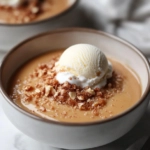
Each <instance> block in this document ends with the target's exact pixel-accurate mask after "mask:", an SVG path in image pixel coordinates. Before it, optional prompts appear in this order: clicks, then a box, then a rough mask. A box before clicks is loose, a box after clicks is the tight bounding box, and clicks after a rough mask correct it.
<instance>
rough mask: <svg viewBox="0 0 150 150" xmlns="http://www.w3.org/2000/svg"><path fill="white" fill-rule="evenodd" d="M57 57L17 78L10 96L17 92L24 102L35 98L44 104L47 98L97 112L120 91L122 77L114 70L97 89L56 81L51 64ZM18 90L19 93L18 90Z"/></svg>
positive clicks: (95, 114) (14, 95) (96, 114)
mask: <svg viewBox="0 0 150 150" xmlns="http://www.w3.org/2000/svg"><path fill="white" fill-rule="evenodd" d="M58 58H59V57H56V58H53V59H52V60H50V61H49V62H48V63H44V64H40V65H38V66H37V68H36V69H35V70H34V71H33V72H32V73H31V74H30V75H29V77H27V80H26V82H24V83H23V85H21V82H20V81H19V80H18V85H21V88H20V86H15V90H14V93H13V95H12V97H13V98H14V99H16V97H17V95H19V96H20V99H22V100H24V101H25V102H30V101H33V102H36V103H35V104H36V105H38V104H39V103H38V101H40V102H42V103H43V104H44V102H45V103H47V105H50V104H49V102H50V101H55V102H57V103H58V104H62V105H68V106H70V107H73V108H74V109H79V110H84V111H86V110H92V112H93V115H94V116H98V115H99V114H98V113H99V112H98V111H97V110H99V109H101V108H103V106H105V105H106V104H107V101H108V100H109V99H110V98H111V97H113V95H114V94H115V93H116V92H121V91H122V89H123V81H124V78H123V77H122V76H121V75H119V74H117V73H115V72H113V75H112V77H111V78H110V79H108V80H107V85H106V86H105V87H103V88H101V89H100V88H95V89H92V88H90V87H86V88H83V89H82V88H80V87H78V86H76V85H73V84H70V83H68V82H65V83H63V84H59V82H58V81H57V80H56V78H55V77H56V74H57V73H56V71H55V65H54V64H55V62H56V61H58ZM41 72H42V73H41ZM35 83H36V84H35ZM18 91H19V93H21V94H18ZM40 111H42V112H45V111H46V109H44V108H43V107H42V106H41V107H40ZM64 115H65V113H64Z"/></svg>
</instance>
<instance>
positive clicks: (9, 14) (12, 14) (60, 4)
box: [0, 0, 71, 24]
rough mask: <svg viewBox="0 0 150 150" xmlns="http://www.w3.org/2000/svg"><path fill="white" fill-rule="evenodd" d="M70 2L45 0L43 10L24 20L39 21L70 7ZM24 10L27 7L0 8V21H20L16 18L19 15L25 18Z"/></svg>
mask: <svg viewBox="0 0 150 150" xmlns="http://www.w3.org/2000/svg"><path fill="white" fill-rule="evenodd" d="M48 2H49V3H50V5H49V4H47V3H48ZM70 4H71V3H70V2H69V0H46V2H43V9H44V11H42V12H41V13H39V14H38V15H36V17H35V19H33V20H31V21H28V20H27V21H25V22H34V21H41V20H44V19H47V18H50V17H53V16H55V15H57V14H59V13H61V12H63V11H65V10H67V9H68V7H70ZM18 10H19V11H20V14H19V13H18V12H19V11H18ZM26 11H27V8H23V7H21V8H14V9H13V10H11V9H2V8H0V23H10V24H18V23H22V22H21V21H20V20H19V21H18V20H17V18H19V17H20V16H21V15H22V16H23V17H22V18H25V17H26ZM27 13H28V12H27ZM17 15H18V17H17Z"/></svg>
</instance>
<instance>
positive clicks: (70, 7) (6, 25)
mask: <svg viewBox="0 0 150 150" xmlns="http://www.w3.org/2000/svg"><path fill="white" fill-rule="evenodd" d="M78 3H79V1H78V0H74V2H73V3H72V4H71V5H70V6H69V7H67V8H66V9H65V10H63V11H61V12H59V13H57V14H56V15H53V16H51V17H48V18H45V19H42V20H38V21H31V22H28V23H20V24H19V23H18V24H15V23H0V27H1V26H5V27H23V26H30V25H36V24H41V23H45V22H47V21H51V20H54V19H57V18H59V17H61V16H64V15H65V14H67V13H68V12H70V11H71V10H72V9H73V8H75V6H76V5H77V4H78Z"/></svg>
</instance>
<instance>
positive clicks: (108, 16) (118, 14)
mask: <svg viewBox="0 0 150 150" xmlns="http://www.w3.org/2000/svg"><path fill="white" fill-rule="evenodd" d="M77 1H78V3H77V5H76V6H75V7H74V8H73V9H72V10H71V11H69V12H67V13H65V14H64V15H62V16H61V17H57V18H56V19H54V20H53V21H50V22H49V30H53V29H57V28H63V27H86V28H93V29H97V30H103V31H105V32H108V33H111V34H114V35H116V36H119V37H121V38H123V39H125V40H127V41H129V42H130V43H132V44H134V45H135V46H136V47H138V48H139V49H140V50H141V51H142V52H144V54H145V55H146V56H147V57H150V0H77ZM1 26H2V25H1V24H0V27H1ZM17 28H19V27H17ZM2 30H3V29H2ZM3 31H4V30H3ZM19 32H20V31H19ZM27 32H28V31H25V33H24V34H26V33H27ZM10 34H11V33H10ZM3 35H4V33H2V31H1V30H0V40H1V41H0V43H1V42H3V43H6V44H7V43H9V41H6V40H5V41H3V40H4V38H3ZM13 37H14V36H13ZM14 38H15V37H14ZM0 50H1V51H0V57H3V55H5V53H6V51H3V50H2V48H1V46H0ZM8 51H9V49H8Z"/></svg>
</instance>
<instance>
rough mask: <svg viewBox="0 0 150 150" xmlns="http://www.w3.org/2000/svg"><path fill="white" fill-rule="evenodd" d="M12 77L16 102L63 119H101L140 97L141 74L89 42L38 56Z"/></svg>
mask: <svg viewBox="0 0 150 150" xmlns="http://www.w3.org/2000/svg"><path fill="white" fill-rule="evenodd" d="M12 81H13V82H12V86H11V88H10V92H9V93H10V97H11V98H12V99H13V101H14V102H15V103H16V104H17V105H19V106H20V107H21V108H22V109H24V110H26V111H29V112H30V113H33V114H35V115H38V116H41V117H43V118H47V119H52V120H56V121H63V122H90V121H97V120H103V119H106V118H109V117H112V116H115V115H117V114H119V113H122V112H123V111H125V110H127V109H129V108H130V107H131V106H133V105H134V104H135V103H136V102H138V100H139V99H140V97H141V87H140V81H139V79H138V77H137V75H136V74H135V73H134V72H133V71H132V70H131V69H130V68H129V67H128V66H126V65H125V64H122V63H121V62H119V61H117V60H115V59H113V58H111V57H106V56H105V55H104V53H103V52H102V51H101V50H100V49H99V48H97V47H95V46H93V45H89V44H77V45H74V46H71V47H69V48H68V49H67V50H65V51H64V52H63V50H60V51H53V52H50V53H47V54H44V55H42V56H39V57H37V58H34V59H33V60H31V61H29V62H28V63H27V64H25V65H24V66H22V67H21V68H20V69H19V70H18V71H17V72H16V74H15V75H14V77H13V78H12Z"/></svg>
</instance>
